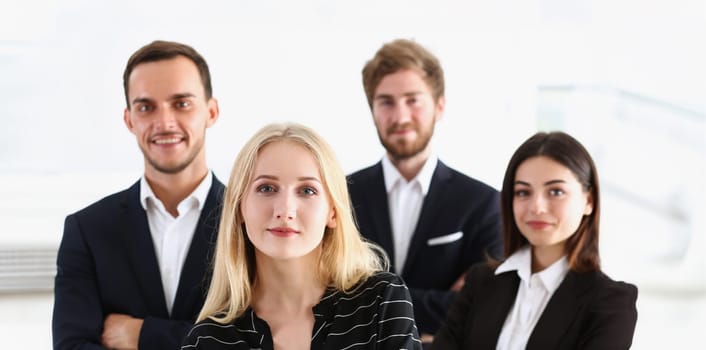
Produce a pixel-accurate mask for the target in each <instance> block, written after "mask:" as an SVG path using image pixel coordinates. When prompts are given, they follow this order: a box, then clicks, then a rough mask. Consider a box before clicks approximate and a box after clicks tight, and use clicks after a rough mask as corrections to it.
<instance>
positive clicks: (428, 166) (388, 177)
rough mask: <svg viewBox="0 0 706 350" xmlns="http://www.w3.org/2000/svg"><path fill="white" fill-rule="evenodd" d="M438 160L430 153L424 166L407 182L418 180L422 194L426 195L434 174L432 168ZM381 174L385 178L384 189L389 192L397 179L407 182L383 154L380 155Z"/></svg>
mask: <svg viewBox="0 0 706 350" xmlns="http://www.w3.org/2000/svg"><path fill="white" fill-rule="evenodd" d="M438 162H439V158H438V157H437V156H436V155H435V154H433V153H432V154H430V155H429V158H427V161H426V162H424V166H422V169H421V170H419V173H418V174H417V176H415V177H414V178H413V179H412V180H410V181H409V182H415V181H416V182H418V183H419V185H420V186H421V188H422V194H424V195H426V194H427V192H429V186H431V178H432V176H433V175H434V170H436V165H437V163H438ZM382 175H383V177H384V180H385V189H386V190H387V193H388V194H389V193H390V191H392V189H393V188H394V187H395V185H397V182H398V181H404V182H407V180H406V179H405V178H404V177H403V176H402V174H400V172H399V170H397V168H396V167H395V165H394V164H392V161H391V160H390V158H389V157H388V155H385V156H384V157H382Z"/></svg>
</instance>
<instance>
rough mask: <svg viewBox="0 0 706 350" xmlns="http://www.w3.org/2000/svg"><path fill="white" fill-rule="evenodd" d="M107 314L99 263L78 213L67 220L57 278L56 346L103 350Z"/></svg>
mask: <svg viewBox="0 0 706 350" xmlns="http://www.w3.org/2000/svg"><path fill="white" fill-rule="evenodd" d="M104 316H105V315H104V314H103V311H102V307H101V301H100V296H99V294H98V287H97V281H96V275H95V263H94V260H93V257H92V255H91V253H90V251H89V249H88V246H87V245H86V242H85V240H84V237H83V234H82V232H81V228H80V226H79V224H78V220H76V218H75V216H73V215H70V216H68V217H67V218H66V220H65V222H64V235H63V238H62V240H61V244H60V246H59V253H58V255H57V272H56V278H55V281H54V313H53V316H52V337H53V343H54V349H103V347H102V346H100V345H99V344H100V338H101V334H102V331H103V318H104Z"/></svg>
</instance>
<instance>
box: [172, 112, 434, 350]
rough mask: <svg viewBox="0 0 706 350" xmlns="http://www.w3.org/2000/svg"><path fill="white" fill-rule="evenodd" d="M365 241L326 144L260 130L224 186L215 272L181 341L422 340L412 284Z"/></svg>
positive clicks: (306, 344) (384, 345)
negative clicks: (390, 270) (388, 269)
mask: <svg viewBox="0 0 706 350" xmlns="http://www.w3.org/2000/svg"><path fill="white" fill-rule="evenodd" d="M386 266H387V262H386V260H385V258H384V254H382V253H381V251H380V250H379V248H376V247H375V246H374V245H372V244H371V243H368V242H366V241H364V240H363V239H361V237H360V234H359V232H358V230H357V228H356V226H355V223H354V221H353V217H352V214H351V206H350V200H349V197H348V190H347V186H346V180H345V175H344V173H343V171H342V169H341V167H340V166H339V164H338V161H337V160H336V158H335V156H334V153H333V151H332V150H331V147H330V146H329V145H328V144H327V143H326V142H325V141H324V140H323V139H322V138H321V137H320V136H318V135H317V134H316V133H315V132H314V131H312V130H311V129H309V128H307V127H304V126H301V125H298V124H272V125H268V126H266V127H264V128H263V129H261V130H260V131H258V132H257V133H256V134H255V135H254V136H253V137H252V138H251V139H250V141H248V143H247V144H246V145H245V147H244V148H243V149H242V150H241V152H240V154H239V155H238V157H237V159H236V161H235V165H234V166H233V170H232V173H231V177H230V181H229V182H228V189H227V191H226V194H225V199H224V204H223V212H222V219H221V222H220V227H219V233H218V242H217V246H216V257H215V261H214V271H213V279H212V281H211V286H210V289H209V291H208V296H207V298H206V303H205V305H204V307H203V309H202V310H201V313H200V315H199V317H198V320H197V324H196V325H195V326H194V327H193V328H192V330H191V331H190V332H189V334H188V335H187V337H186V339H185V340H184V342H183V346H182V349H226V348H227V349H251V348H257V349H421V343H420V341H419V336H418V333H417V328H416V325H415V323H414V316H413V311H412V303H411V299H410V295H409V291H408V290H407V287H406V286H405V285H404V283H403V282H402V280H401V279H400V278H399V277H397V276H396V275H394V274H392V273H388V272H384V270H385V269H386Z"/></svg>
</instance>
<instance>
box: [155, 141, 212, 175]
mask: <svg viewBox="0 0 706 350" xmlns="http://www.w3.org/2000/svg"><path fill="white" fill-rule="evenodd" d="M202 148H203V142H201V143H200V144H199V145H196V147H194V149H193V150H192V151H191V153H189V154H188V155H187V157H186V159H185V160H184V161H183V162H179V163H177V164H174V165H163V164H160V163H159V162H158V161H157V160H155V159H153V158H151V157H150V156H149V155H148V154H147V152H146V151H145V150H144V149H142V154H143V155H144V156H145V159H146V160H147V163H149V164H150V165H151V166H152V167H153V168H155V169H156V170H157V171H159V172H160V173H163V174H169V175H174V174H178V173H180V172H182V171H183V170H184V169H186V168H187V167H188V166H189V165H191V163H193V162H194V159H196V156H197V155H198V154H199V152H201V149H202Z"/></svg>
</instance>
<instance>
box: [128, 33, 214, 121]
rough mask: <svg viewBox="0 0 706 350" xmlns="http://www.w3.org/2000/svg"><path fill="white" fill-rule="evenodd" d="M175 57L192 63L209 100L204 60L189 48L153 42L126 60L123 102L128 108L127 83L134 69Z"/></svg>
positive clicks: (209, 89) (176, 44)
mask: <svg viewBox="0 0 706 350" xmlns="http://www.w3.org/2000/svg"><path fill="white" fill-rule="evenodd" d="M177 56H184V57H186V58H188V59H190V60H191V61H192V62H194V64H195V65H196V68H197V69H198V70H199V75H200V76H201V83H203V89H204V93H205V97H206V100H208V99H210V98H211V96H212V89H211V73H209V71H208V64H207V63H206V60H205V59H204V58H203V57H202V56H201V55H200V54H199V53H198V52H197V51H196V50H194V49H193V48H192V47H191V46H188V45H184V44H181V43H177V42H174V41H162V40H155V41H153V42H151V43H149V44H147V45H145V46H143V47H141V48H140V49H139V50H137V51H135V53H133V54H132V56H130V59H128V61H127V65H126V66H125V71H124V72H123V89H124V90H125V102H127V107H128V108H129V107H130V97H129V96H128V81H129V80H130V74H132V71H133V70H134V69H135V67H137V65H139V64H141V63H146V62H155V61H161V60H168V59H172V58H174V57H177Z"/></svg>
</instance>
